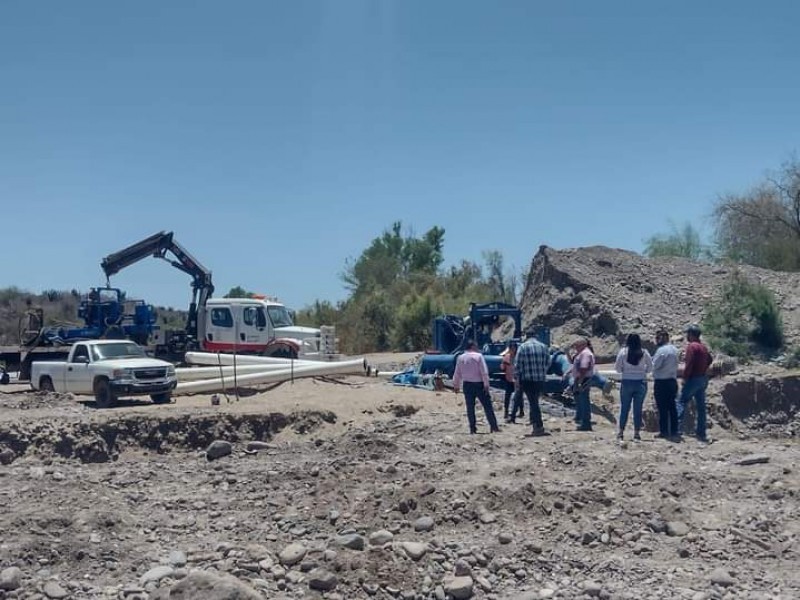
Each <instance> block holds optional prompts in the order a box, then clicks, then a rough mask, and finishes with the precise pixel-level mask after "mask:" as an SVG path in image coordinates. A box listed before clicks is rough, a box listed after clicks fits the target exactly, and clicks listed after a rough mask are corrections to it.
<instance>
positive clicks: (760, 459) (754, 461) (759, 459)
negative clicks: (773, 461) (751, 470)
mask: <svg viewBox="0 0 800 600" xmlns="http://www.w3.org/2000/svg"><path fill="white" fill-rule="evenodd" d="M768 462H769V456H768V455H766V454H748V455H747V456H744V457H742V458H740V459H739V460H737V461H736V464H737V465H741V466H746V465H759V464H763V463H768Z"/></svg>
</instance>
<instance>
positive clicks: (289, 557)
mask: <svg viewBox="0 0 800 600" xmlns="http://www.w3.org/2000/svg"><path fill="white" fill-rule="evenodd" d="M306 552H308V549H307V548H306V547H305V546H303V545H302V544H289V545H288V546H286V548H284V549H283V550H281V552H280V554H278V560H280V561H281V564H282V565H285V566H287V567H291V566H292V565H296V564H297V563H299V562H300V561H301V560H303V557H305V555H306Z"/></svg>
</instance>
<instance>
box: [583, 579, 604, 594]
mask: <svg viewBox="0 0 800 600" xmlns="http://www.w3.org/2000/svg"><path fill="white" fill-rule="evenodd" d="M581 587H582V588H583V593H584V594H586V595H587V596H591V597H592V598H597V597H598V596H600V592H602V591H603V586H601V585H600V584H599V583H597V582H596V581H589V580H587V581H584V582H583V583H582V584H581Z"/></svg>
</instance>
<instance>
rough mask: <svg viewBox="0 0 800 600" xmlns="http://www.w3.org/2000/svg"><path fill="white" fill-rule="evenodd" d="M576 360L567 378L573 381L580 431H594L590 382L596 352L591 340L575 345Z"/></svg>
mask: <svg viewBox="0 0 800 600" xmlns="http://www.w3.org/2000/svg"><path fill="white" fill-rule="evenodd" d="M573 347H574V348H575V358H574V359H573V361H572V369H571V370H570V372H569V374H568V375H567V377H571V378H572V381H573V390H574V393H575V412H576V413H577V417H578V419H579V422H578V427H577V430H578V431H591V430H592V402H591V400H590V399H589V387H590V386H589V382H590V381H591V378H592V375H594V352H592V346H591V344H590V343H589V340H588V339H586V338H579V339H578V340H577V341H576V342H575V343H574V344H573Z"/></svg>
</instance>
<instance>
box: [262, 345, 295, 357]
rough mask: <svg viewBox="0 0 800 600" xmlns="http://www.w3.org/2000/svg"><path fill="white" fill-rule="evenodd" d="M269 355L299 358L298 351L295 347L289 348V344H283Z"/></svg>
mask: <svg viewBox="0 0 800 600" xmlns="http://www.w3.org/2000/svg"><path fill="white" fill-rule="evenodd" d="M267 356H271V357H273V358H297V352H296V351H295V349H294V348H289V347H288V346H281V347H280V348H276V349H275V350H273V351H272V352H270V353H269V354H267Z"/></svg>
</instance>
